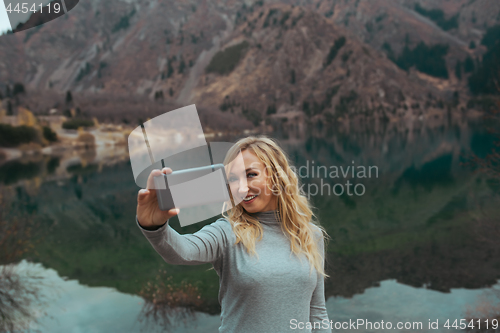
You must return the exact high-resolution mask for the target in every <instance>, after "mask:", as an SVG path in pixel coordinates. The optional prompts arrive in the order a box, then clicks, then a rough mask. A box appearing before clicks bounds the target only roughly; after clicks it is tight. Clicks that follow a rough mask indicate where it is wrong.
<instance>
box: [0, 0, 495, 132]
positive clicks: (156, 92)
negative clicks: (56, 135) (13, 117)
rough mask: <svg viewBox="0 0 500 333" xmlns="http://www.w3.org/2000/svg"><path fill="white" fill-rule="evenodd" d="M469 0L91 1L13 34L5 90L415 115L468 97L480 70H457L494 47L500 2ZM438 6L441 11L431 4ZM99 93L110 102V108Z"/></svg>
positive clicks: (265, 111)
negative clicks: (489, 43) (470, 80)
mask: <svg viewBox="0 0 500 333" xmlns="http://www.w3.org/2000/svg"><path fill="white" fill-rule="evenodd" d="M285 2H288V4H285ZM460 4H461V5H460V6H458V5H457V4H455V5H453V6H452V5H450V2H449V1H444V0H443V1H437V2H432V3H431V2H429V1H424V0H421V1H419V2H418V3H413V2H410V1H395V0H374V1H361V0H348V1H344V0H342V1H333V2H332V1H322V0H320V1H300V0H296V1H280V2H279V3H275V4H266V3H264V2H263V1H257V2H248V3H245V4H243V3H240V2H236V1H206V0H204V1H200V2H196V3H194V2H193V3H190V2H188V1H182V2H174V1H172V0H160V1H155V2H146V1H142V0H141V1H131V2H125V1H119V0H112V1H106V2H104V1H101V0H94V1H90V2H81V3H79V4H78V6H77V7H76V8H75V9H73V10H72V11H71V13H70V14H68V15H65V16H64V17H63V18H60V19H57V20H54V21H51V22H49V23H47V24H44V25H43V26H39V27H37V28H32V29H29V30H26V31H23V32H19V33H15V34H12V35H4V36H1V37H0V53H1V54H2V60H1V61H0V91H1V90H4V89H5V85H7V84H10V85H12V84H13V83H15V82H22V83H24V84H25V85H26V86H27V87H28V88H29V89H30V90H31V91H37V93H39V94H43V92H44V91H50V93H51V94H52V93H58V94H64V93H65V92H66V91H68V90H70V91H72V92H73V94H74V95H75V96H79V95H80V96H82V98H81V100H83V99H85V101H86V105H87V109H86V110H85V111H88V112H90V113H96V112H97V113H102V112H109V110H110V109H112V108H113V107H114V106H116V108H122V107H126V106H125V105H124V98H123V96H127V99H134V98H135V97H134V96H136V97H137V99H138V100H140V99H142V98H143V97H147V98H149V100H151V102H152V103H155V105H157V107H152V109H155V110H157V111H156V113H159V112H160V113H161V110H164V109H167V110H170V109H172V108H174V107H175V105H186V104H190V103H196V105H197V107H198V108H199V110H203V113H204V114H205V115H206V116H207V117H208V119H210V120H211V121H212V124H211V126H217V124H218V123H224V125H225V126H227V125H228V124H230V123H238V124H239V125H238V126H241V127H252V126H253V125H257V124H259V123H261V122H262V121H264V120H265V119H266V118H268V119H269V118H275V117H281V116H283V117H287V119H288V118H290V117H291V115H303V116H306V117H308V118H310V117H314V116H316V115H318V117H320V118H325V119H326V120H335V119H341V118H342V119H344V118H353V117H356V116H357V115H362V116H363V117H365V116H368V117H371V116H375V117H379V118H382V119H386V120H387V119H391V118H396V117H397V118H401V117H410V118H414V117H415V116H420V115H426V114H429V113H433V112H438V113H439V112H442V111H440V110H446V109H447V107H449V106H451V107H457V108H458V109H460V108H465V106H466V104H467V101H468V99H469V95H468V94H469V91H468V87H467V80H466V76H467V75H469V74H465V73H464V74H463V77H461V78H460V79H458V78H457V76H456V74H455V68H456V67H457V62H458V61H460V62H461V63H460V64H459V65H460V66H462V62H464V61H465V59H467V57H472V58H475V57H480V56H481V55H482V54H483V53H484V52H485V48H484V47H482V46H481V45H480V40H481V38H482V35H483V34H484V31H486V27H488V26H491V25H492V24H494V23H495V22H496V21H495V20H496V17H493V16H494V15H493V14H492V13H498V12H499V10H498V8H497V7H498V6H497V5H492V4H490V3H489V2H487V1H486V2H485V1H479V0H478V1H473V2H471V1H468V2H463V3H462V2H460ZM417 5H418V6H420V7H418V8H417V7H416V6H417ZM462 5H463V6H462ZM433 8H434V9H435V8H439V10H441V11H442V12H443V15H444V16H443V17H441V21H439V15H438V16H437V17H438V19H436V18H435V17H434V16H432V15H431V14H429V13H428V12H426V11H431V10H432V9H433ZM432 13H434V12H432ZM457 13H459V16H458V18H457V22H458V23H457V24H458V27H455V28H454V27H453V24H454V22H455V21H453V19H452V18H453V17H454V15H457ZM472 13H474V14H472ZM434 14H435V13H434ZM434 14H433V15H434ZM438 14H439V13H438ZM471 15H474V17H475V19H472V18H469V16H471ZM429 17H430V18H429ZM431 18H432V19H431ZM433 19H434V21H433ZM450 20H451V21H450ZM436 22H437V23H436ZM443 22H444V23H443ZM450 22H451V23H450ZM449 26H451V27H452V28H450V29H448V28H449ZM443 27H444V28H443ZM471 33H472V34H473V35H471ZM474 36H475V37H474ZM472 40H475V41H476V44H477V45H478V47H476V48H474V49H470V47H469V46H470V45H469V44H470V41H472ZM421 54H424V56H425V57H430V58H424V60H422V57H421ZM429 59H430V61H428V60H429ZM92 96H96V97H95V98H96V99H97V100H99V101H102V100H104V99H105V100H106V101H107V103H108V104H107V105H106V106H105V107H101V108H98V109H97V108H95V107H94V106H93V104H95V103H92V102H91V100H92V99H93V98H94V97H92ZM0 98H1V97H0ZM33 109H34V111H35V112H37V113H43V112H46V111H47V110H45V109H42V108H39V109H37V107H36V106H34V107H33ZM147 109H151V108H149V107H148V108H147ZM105 110H108V111H105ZM227 111H229V112H227ZM113 112H114V113H117V112H118V113H119V111H117V110H115V111H113ZM132 112H133V111H132ZM136 112H137V113H138V114H140V115H142V114H144V116H145V115H146V114H147V115H148V116H151V113H148V112H146V111H144V110H137V111H136ZM240 115H243V117H241V116H240ZM103 117H104V118H105V116H103ZM110 118H113V117H110ZM118 118H119V117H118ZM138 118H141V117H139V116H138ZM142 118H145V117H142ZM223 119H224V120H223ZM114 121H120V119H117V117H114ZM129 121H130V120H129Z"/></svg>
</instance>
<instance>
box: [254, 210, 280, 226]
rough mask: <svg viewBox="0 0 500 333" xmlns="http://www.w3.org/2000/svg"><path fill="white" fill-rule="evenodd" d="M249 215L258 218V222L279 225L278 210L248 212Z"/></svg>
mask: <svg viewBox="0 0 500 333" xmlns="http://www.w3.org/2000/svg"><path fill="white" fill-rule="evenodd" d="M250 215H251V216H253V217H255V218H256V219H257V220H259V222H260V223H263V224H267V225H281V219H280V217H279V211H278V210H270V211H267V212H258V213H250Z"/></svg>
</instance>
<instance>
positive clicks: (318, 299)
mask: <svg viewBox="0 0 500 333" xmlns="http://www.w3.org/2000/svg"><path fill="white" fill-rule="evenodd" d="M319 239H320V241H319V242H318V249H319V253H321V256H322V257H323V267H324V262H325V259H324V258H325V245H324V242H323V235H322V234H321V232H320V237H319ZM309 321H310V322H311V324H312V325H313V330H312V332H330V333H331V332H332V331H331V329H330V320H329V319H328V313H327V312H326V304H325V278H324V277H323V275H321V274H319V273H318V281H317V283H316V289H315V290H314V292H313V294H312V297H311V307H310V315H309ZM314 323H320V324H319V325H318V324H316V325H314ZM318 326H319V327H320V328H317V327H318Z"/></svg>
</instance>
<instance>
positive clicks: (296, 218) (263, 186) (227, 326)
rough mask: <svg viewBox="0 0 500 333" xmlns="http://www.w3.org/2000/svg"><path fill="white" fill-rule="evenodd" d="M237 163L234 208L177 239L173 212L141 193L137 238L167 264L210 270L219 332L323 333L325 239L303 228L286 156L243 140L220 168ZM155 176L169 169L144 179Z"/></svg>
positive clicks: (305, 206) (302, 208)
mask: <svg viewBox="0 0 500 333" xmlns="http://www.w3.org/2000/svg"><path fill="white" fill-rule="evenodd" d="M239 154H241V155H239ZM237 155H238V157H240V158H238V159H235V157H236V156H237ZM241 157H242V158H241ZM237 160H240V161H242V162H241V163H244V166H239V167H238V166H234V167H232V168H231V169H228V170H226V172H227V174H228V181H229V185H230V188H231V193H232V196H233V199H240V200H241V202H240V204H238V205H237V206H235V207H234V208H232V209H230V210H228V211H227V213H225V214H223V216H224V218H221V219H219V220H217V221H216V222H214V223H212V224H209V225H207V226H205V227H203V228H202V229H201V230H200V231H198V232H196V233H194V234H187V235H180V234H178V233H177V232H176V231H175V230H174V229H172V228H171V227H170V226H169V225H168V219H169V218H171V217H172V216H174V215H176V214H178V212H179V210H178V209H172V210H170V211H168V212H164V211H161V210H159V208H158V205H157V199H156V193H155V191H154V190H151V189H145V190H140V191H139V195H138V203H137V222H138V224H139V226H140V227H141V230H142V232H143V234H144V235H145V236H146V238H147V239H148V240H149V242H150V243H151V245H152V246H153V247H154V248H155V250H156V251H157V252H158V253H159V254H160V255H161V256H162V257H163V259H164V260H165V261H166V262H167V263H169V264H178V265H196V264H202V263H212V264H213V267H214V269H215V270H216V272H217V274H218V275H219V278H220V289H219V302H220V304H221V309H222V312H221V320H222V325H221V326H220V328H219V332H238V333H246V332H249V333H258V332H265V333H269V332H273V333H274V332H297V331H298V332H331V326H330V321H329V319H328V314H327V312H326V308H325V295H324V278H325V277H326V275H325V272H324V238H325V237H324V235H326V233H325V231H324V229H323V228H321V227H320V226H318V225H316V224H314V223H313V222H311V220H312V218H313V216H314V215H313V213H312V211H311V208H310V204H309V202H308V200H307V198H306V197H305V196H304V195H302V194H301V193H300V190H299V180H298V178H297V175H296V174H295V173H294V172H293V170H292V169H291V168H290V166H289V162H288V158H287V157H286V155H285V153H284V152H283V150H282V149H281V148H280V147H279V146H278V144H277V143H276V142H275V141H274V140H272V139H269V138H266V137H248V138H244V139H241V140H239V141H238V142H237V143H236V144H235V145H234V146H233V148H232V149H231V150H230V151H229V152H228V154H227V156H226V161H225V163H224V164H225V165H228V164H227V163H226V162H228V161H237ZM234 170H244V171H243V172H236V171H234ZM160 172H163V173H165V174H169V173H170V172H172V170H171V169H169V168H164V169H163V170H161V171H160V170H155V171H153V172H152V175H160ZM235 196H240V197H239V198H234V197H235ZM240 200H238V202H239V201H240ZM165 221H167V222H165Z"/></svg>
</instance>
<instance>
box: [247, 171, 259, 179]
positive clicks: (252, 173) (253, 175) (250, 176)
mask: <svg viewBox="0 0 500 333" xmlns="http://www.w3.org/2000/svg"><path fill="white" fill-rule="evenodd" d="M255 176H257V174H256V173H254V172H251V173H249V174H248V175H247V177H249V178H253V177H255Z"/></svg>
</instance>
